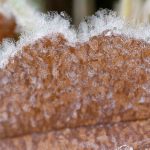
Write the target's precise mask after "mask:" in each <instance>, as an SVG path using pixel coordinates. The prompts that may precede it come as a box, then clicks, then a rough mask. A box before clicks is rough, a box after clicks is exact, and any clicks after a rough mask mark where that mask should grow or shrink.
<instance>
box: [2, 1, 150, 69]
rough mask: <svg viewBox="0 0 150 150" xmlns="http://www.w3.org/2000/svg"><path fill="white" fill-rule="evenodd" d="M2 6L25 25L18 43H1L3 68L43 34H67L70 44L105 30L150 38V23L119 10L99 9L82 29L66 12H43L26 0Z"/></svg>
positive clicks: (136, 37)
mask: <svg viewBox="0 0 150 150" xmlns="http://www.w3.org/2000/svg"><path fill="white" fill-rule="evenodd" d="M0 7H3V9H4V8H6V9H8V8H9V10H11V12H12V13H13V15H14V16H15V17H16V20H17V24H18V25H19V26H21V29H22V30H21V32H22V34H21V36H20V39H19V40H18V41H17V43H13V41H5V42H3V43H2V45H1V46H0V68H4V67H5V65H6V64H7V63H8V60H9V58H10V57H13V56H14V55H15V54H16V53H17V52H18V51H20V50H21V49H22V47H23V46H24V45H26V44H29V43H32V42H34V41H35V40H37V39H39V38H41V37H43V36H46V35H48V36H52V35H55V34H57V33H60V34H62V35H64V37H65V38H66V39H67V40H68V42H69V44H73V45H74V44H75V43H76V42H80V43H81V42H86V41H88V40H89V39H90V38H91V37H92V36H97V35H100V34H102V33H103V32H104V31H109V32H107V34H106V36H111V34H112V33H113V34H120V35H125V36H126V37H129V38H135V39H142V40H145V41H146V42H150V25H147V26H143V25H141V26H137V27H135V26H134V27H132V26H129V25H127V24H126V22H125V21H124V20H123V19H121V18H120V17H118V16H117V15H116V13H114V12H112V11H108V10H101V11H98V12H97V13H96V14H95V15H93V16H91V17H88V18H87V19H86V20H84V21H83V22H81V24H80V25H79V28H78V29H75V28H73V27H72V26H71V24H70V21H69V19H67V17H65V15H64V13H61V14H60V15H59V14H57V13H50V14H48V15H46V14H40V13H39V12H37V11H36V10H35V9H34V8H32V7H31V6H30V5H29V4H28V3H27V1H26V0H21V1H20V0H7V2H6V3H4V4H3V5H2V6H0Z"/></svg>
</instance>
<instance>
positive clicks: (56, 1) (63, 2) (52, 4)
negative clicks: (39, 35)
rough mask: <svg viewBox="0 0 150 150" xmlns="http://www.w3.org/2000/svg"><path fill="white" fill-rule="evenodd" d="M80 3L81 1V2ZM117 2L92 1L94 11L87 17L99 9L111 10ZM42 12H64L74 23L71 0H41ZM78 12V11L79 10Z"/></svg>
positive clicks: (106, 0) (109, 0) (112, 0)
mask: <svg viewBox="0 0 150 150" xmlns="http://www.w3.org/2000/svg"><path fill="white" fill-rule="evenodd" d="M81 1H82V0H81ZM117 1H119V0H93V3H94V9H92V12H89V13H88V14H87V15H92V14H91V13H94V12H96V11H97V10H99V9H100V8H108V9H113V8H114V4H115V2H117ZM87 2H88V0H87ZM42 3H43V4H44V5H43V6H44V11H45V12H47V11H57V12H62V11H65V12H66V13H67V14H68V15H69V16H70V17H71V18H72V19H73V22H74V14H73V9H74V7H73V0H43V1H42ZM79 11H80V10H79Z"/></svg>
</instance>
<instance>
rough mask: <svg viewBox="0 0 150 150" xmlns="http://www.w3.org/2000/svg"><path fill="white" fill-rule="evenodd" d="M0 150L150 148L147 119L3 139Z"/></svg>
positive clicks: (148, 149) (149, 128)
mask: <svg viewBox="0 0 150 150" xmlns="http://www.w3.org/2000/svg"><path fill="white" fill-rule="evenodd" d="M125 148H126V149H125ZM129 148H133V149H129ZM0 150H150V120H147V121H139V122H138V121H137V122H129V123H117V124H114V125H110V124H109V125H106V126H102V125H101V126H92V127H80V128H76V129H65V130H62V131H52V132H49V133H48V132H47V133H43V134H32V135H27V136H23V137H17V138H13V139H5V140H0Z"/></svg>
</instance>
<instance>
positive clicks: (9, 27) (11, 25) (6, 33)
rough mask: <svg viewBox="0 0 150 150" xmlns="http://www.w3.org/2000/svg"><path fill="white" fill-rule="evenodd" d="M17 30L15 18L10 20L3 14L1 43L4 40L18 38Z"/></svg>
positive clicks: (0, 31) (0, 34)
mask: <svg viewBox="0 0 150 150" xmlns="http://www.w3.org/2000/svg"><path fill="white" fill-rule="evenodd" d="M15 29H16V23H15V20H14V18H13V17H12V18H8V17H6V16H5V15H3V14H2V13H0V42H1V41H2V40H3V39H4V38H14V37H16V33H15Z"/></svg>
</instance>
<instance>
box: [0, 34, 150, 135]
mask: <svg viewBox="0 0 150 150" xmlns="http://www.w3.org/2000/svg"><path fill="white" fill-rule="evenodd" d="M93 43H96V44H93ZM149 49H150V44H148V43H146V42H143V41H140V40H135V39H130V38H126V37H123V36H119V35H118V36H116V35H112V36H105V34H104V35H103V34H102V35H100V36H95V37H93V38H91V39H90V40H89V42H85V43H78V44H76V45H75V46H70V45H69V44H68V41H67V40H66V39H65V38H64V36H62V35H61V34H60V35H55V37H54V36H53V37H51V36H45V37H43V38H41V39H39V40H37V41H35V42H33V43H32V44H29V45H26V46H24V47H23V48H22V50H21V51H18V52H17V54H15V55H14V57H12V58H10V60H9V62H8V64H7V65H6V66H5V68H3V69H1V70H0V91H1V92H0V99H1V103H2V104H1V106H0V110H1V111H2V112H3V113H5V114H6V115H7V116H8V117H7V118H6V117H5V118H4V115H2V116H0V117H1V118H0V119H1V120H4V122H5V124H4V125H3V124H2V126H3V127H4V128H6V127H7V126H9V129H8V128H6V130H11V132H9V131H8V132H3V131H0V132H1V135H0V136H1V137H7V136H13V135H21V134H27V133H32V131H34V132H40V131H47V130H53V129H61V128H65V127H66V126H67V127H71V128H73V127H78V126H82V125H95V124H97V123H99V124H104V123H110V122H120V121H131V120H135V119H136V120H138V119H147V118H149V116H150V111H149V104H150V101H149V96H150V95H149V94H150V93H149V81H150V73H149V72H147V69H149V68H150V66H149V64H148V63H147V58H148V57H149ZM43 50H44V51H43ZM143 98H144V101H143ZM19 109H21V110H20V111H19ZM16 111H17V112H16ZM8 114H9V115H8ZM6 115H5V116H6ZM9 120H11V122H9ZM13 120H14V121H13ZM13 123H14V124H15V126H12V124H13ZM22 123H23V124H22ZM6 125H7V126H6ZM18 128H19V129H20V131H19V130H18Z"/></svg>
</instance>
